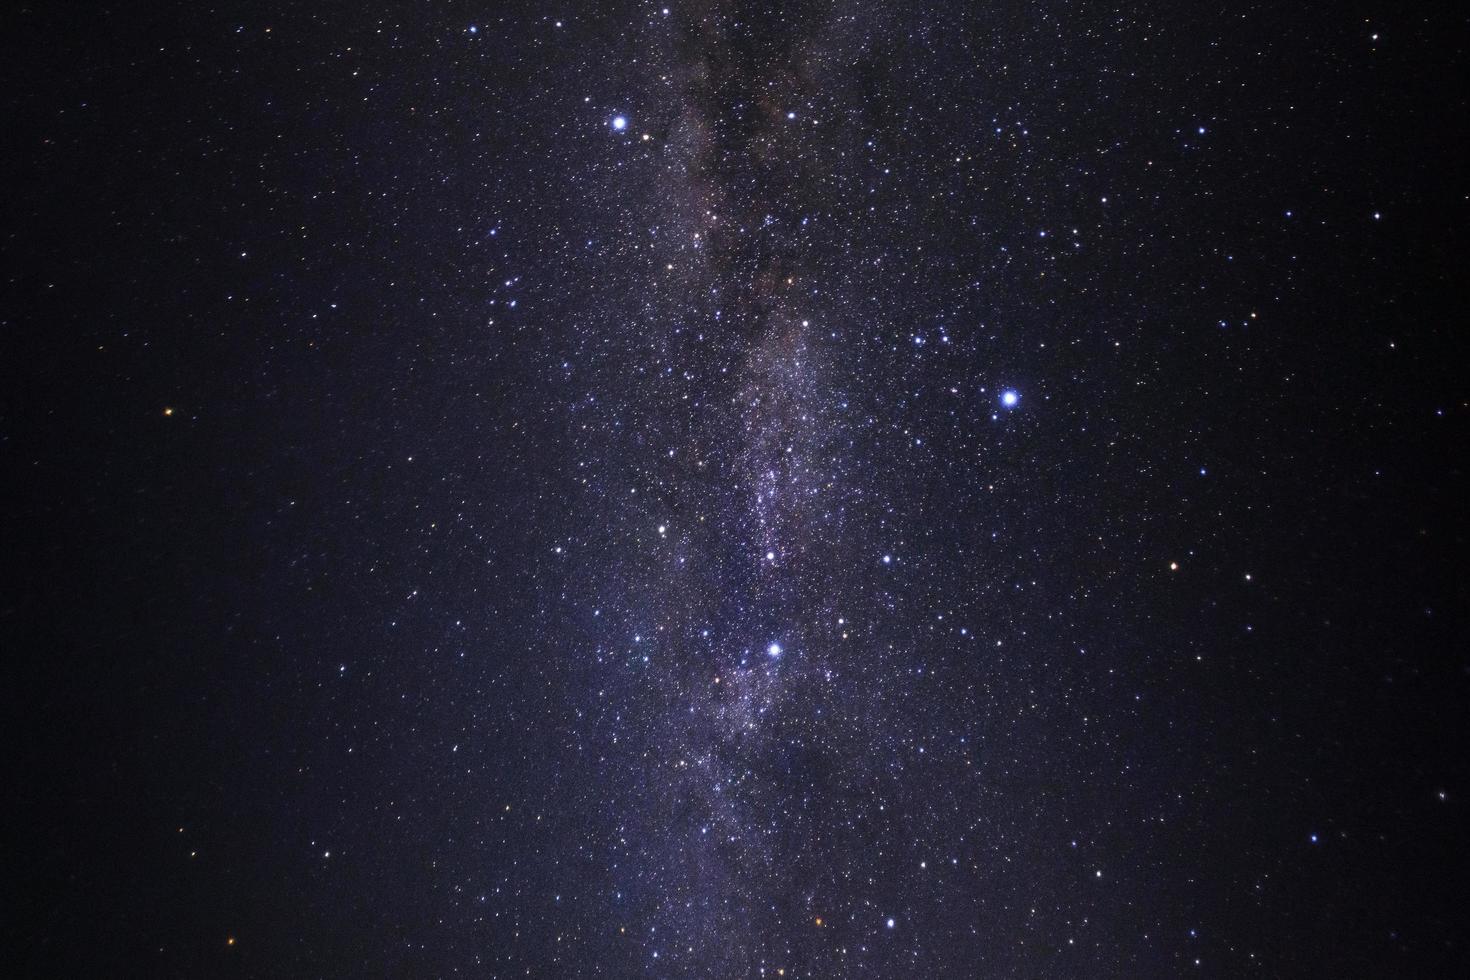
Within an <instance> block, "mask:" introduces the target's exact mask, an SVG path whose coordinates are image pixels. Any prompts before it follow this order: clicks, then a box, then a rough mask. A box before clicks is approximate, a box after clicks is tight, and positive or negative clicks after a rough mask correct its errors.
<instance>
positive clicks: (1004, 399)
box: [1000, 388, 1021, 408]
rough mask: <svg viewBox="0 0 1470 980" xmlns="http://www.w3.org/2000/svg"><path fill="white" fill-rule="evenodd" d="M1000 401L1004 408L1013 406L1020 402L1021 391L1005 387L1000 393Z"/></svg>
mask: <svg viewBox="0 0 1470 980" xmlns="http://www.w3.org/2000/svg"><path fill="white" fill-rule="evenodd" d="M1000 403H1001V404H1002V405H1004V406H1005V407H1006V408H1015V407H1016V406H1017V405H1019V404H1020V403H1021V393H1020V392H1018V391H1016V390H1015V389H1014V388H1007V389H1005V390H1004V391H1002V392H1001V393H1000Z"/></svg>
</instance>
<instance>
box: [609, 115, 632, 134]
mask: <svg viewBox="0 0 1470 980" xmlns="http://www.w3.org/2000/svg"><path fill="white" fill-rule="evenodd" d="M612 128H613V129H615V130H617V131H618V132H620V133H621V132H622V131H623V130H625V129H627V128H628V117H627V116H613V119H612Z"/></svg>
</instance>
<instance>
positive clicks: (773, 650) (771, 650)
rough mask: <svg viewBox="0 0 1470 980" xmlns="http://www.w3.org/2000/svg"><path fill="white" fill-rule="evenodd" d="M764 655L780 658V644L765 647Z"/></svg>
mask: <svg viewBox="0 0 1470 980" xmlns="http://www.w3.org/2000/svg"><path fill="white" fill-rule="evenodd" d="M766 654H767V656H771V657H779V656H781V644H779V643H772V644H771V645H770V646H768V647H766Z"/></svg>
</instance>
